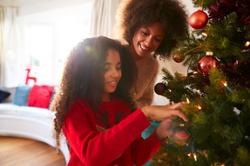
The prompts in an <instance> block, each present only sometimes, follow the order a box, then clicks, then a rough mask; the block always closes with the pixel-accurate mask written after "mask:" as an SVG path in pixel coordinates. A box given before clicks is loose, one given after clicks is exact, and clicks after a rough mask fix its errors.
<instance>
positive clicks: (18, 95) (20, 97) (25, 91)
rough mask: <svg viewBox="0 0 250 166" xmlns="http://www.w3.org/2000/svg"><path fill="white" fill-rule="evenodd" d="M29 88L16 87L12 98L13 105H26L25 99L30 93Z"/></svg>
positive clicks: (24, 86)
mask: <svg viewBox="0 0 250 166" xmlns="http://www.w3.org/2000/svg"><path fill="white" fill-rule="evenodd" d="M30 89H31V87H30V86H27V85H23V86H17V87H16V92H15V95H14V98H13V104H16V105H19V106H26V105H27V99H28V96H29V93H30Z"/></svg>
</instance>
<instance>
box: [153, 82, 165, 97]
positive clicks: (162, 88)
mask: <svg viewBox="0 0 250 166" xmlns="http://www.w3.org/2000/svg"><path fill="white" fill-rule="evenodd" d="M166 90H167V86H166V85H165V84H164V83H162V82H159V83H157V84H156V85H155V87H154V91H155V93H156V94H158V95H163V94H164V92H165V91H166Z"/></svg>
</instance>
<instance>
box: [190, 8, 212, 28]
mask: <svg viewBox="0 0 250 166" xmlns="http://www.w3.org/2000/svg"><path fill="white" fill-rule="evenodd" d="M207 21H208V16H207V13H205V12H204V11H203V10H197V11H196V12H194V13H193V14H192V15H191V16H190V17H189V19H188V23H189V25H190V26H191V27H192V28H194V29H201V28H204V27H205V26H206V24H207Z"/></svg>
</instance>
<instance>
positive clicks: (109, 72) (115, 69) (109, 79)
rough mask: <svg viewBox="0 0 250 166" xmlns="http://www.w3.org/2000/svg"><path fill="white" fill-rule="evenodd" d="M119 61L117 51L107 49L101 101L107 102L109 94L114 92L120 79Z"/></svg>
mask: <svg viewBox="0 0 250 166" xmlns="http://www.w3.org/2000/svg"><path fill="white" fill-rule="evenodd" d="M121 76H122V72H121V59H120V54H119V52H118V51H116V50H114V49H108V51H107V56H106V62H105V67H104V93H103V100H109V98H110V93H113V92H114V91H115V90H116V87H117V85H118V82H119V80H120V79H121Z"/></svg>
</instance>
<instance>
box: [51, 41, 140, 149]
mask: <svg viewBox="0 0 250 166" xmlns="http://www.w3.org/2000/svg"><path fill="white" fill-rule="evenodd" d="M108 49H114V50H117V51H118V52H119V54H120V58H121V71H122V77H121V80H120V81H119V83H118V85H117V89H116V91H115V92H114V93H113V94H112V95H113V96H116V97H118V98H120V99H122V100H123V101H125V102H127V103H128V104H129V105H130V107H131V109H132V108H134V103H133V100H132V97H131V94H130V92H131V87H132V85H133V83H134V81H135V79H136V75H137V74H136V73H137V70H136V66H135V63H134V60H133V58H132V56H131V54H130V52H129V51H128V48H125V46H122V45H121V43H120V42H118V41H116V40H112V39H109V38H107V37H103V36H100V37H95V38H88V39H85V40H84V41H83V42H80V43H79V44H78V45H77V46H76V47H75V48H74V49H73V50H72V51H71V53H70V55H69V57H68V60H67V63H66V66H65V68H64V72H63V76H62V80H61V83H60V87H59V89H58V91H57V93H56V95H55V97H54V99H53V101H52V103H51V105H50V109H51V110H52V111H55V112H56V113H55V119H54V127H55V131H56V144H57V148H59V146H60V143H59V138H60V133H61V129H62V126H63V122H64V118H65V116H66V113H67V112H68V111H69V108H70V106H71V104H72V103H73V102H74V101H76V100H78V99H84V100H86V101H88V104H89V106H90V107H91V108H92V109H93V110H94V111H98V106H99V105H100V103H101V95H102V92H103V87H104V85H103V73H104V66H105V58H106V55H107V51H108Z"/></svg>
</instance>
